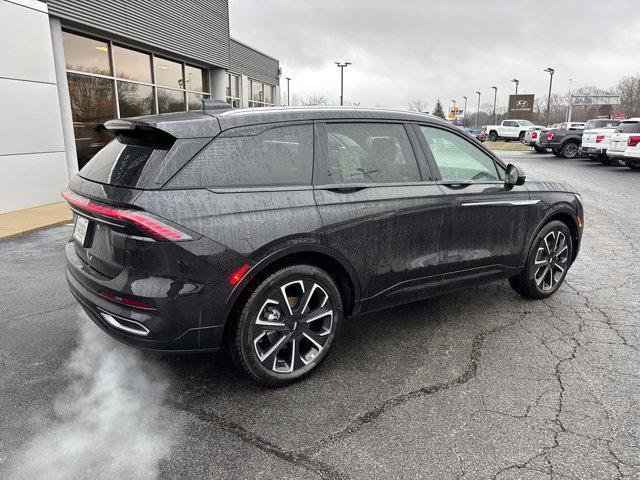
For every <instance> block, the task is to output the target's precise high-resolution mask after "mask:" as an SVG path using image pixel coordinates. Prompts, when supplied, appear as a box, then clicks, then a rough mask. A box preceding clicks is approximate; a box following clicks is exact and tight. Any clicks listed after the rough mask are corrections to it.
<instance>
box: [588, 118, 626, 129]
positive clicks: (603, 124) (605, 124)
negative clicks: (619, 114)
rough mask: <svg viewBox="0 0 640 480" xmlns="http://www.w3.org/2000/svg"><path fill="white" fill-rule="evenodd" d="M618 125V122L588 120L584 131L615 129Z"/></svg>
mask: <svg viewBox="0 0 640 480" xmlns="http://www.w3.org/2000/svg"><path fill="white" fill-rule="evenodd" d="M618 125H620V120H607V119H602V120H589V121H588V122H587V124H586V125H585V127H584V129H585V130H591V129H593V128H615V127H617V126H618Z"/></svg>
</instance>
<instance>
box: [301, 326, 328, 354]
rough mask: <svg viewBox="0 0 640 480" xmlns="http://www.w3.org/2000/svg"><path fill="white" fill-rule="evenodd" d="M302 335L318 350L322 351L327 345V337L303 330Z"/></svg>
mask: <svg viewBox="0 0 640 480" xmlns="http://www.w3.org/2000/svg"><path fill="white" fill-rule="evenodd" d="M302 335H303V336H304V337H306V338H307V340H309V341H310V342H311V343H313V344H314V345H315V346H316V347H318V349H320V350H322V349H323V348H324V345H325V344H326V343H327V335H321V334H319V333H316V332H314V331H312V330H305V331H304V333H303V334H302Z"/></svg>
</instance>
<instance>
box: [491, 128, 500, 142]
mask: <svg viewBox="0 0 640 480" xmlns="http://www.w3.org/2000/svg"><path fill="white" fill-rule="evenodd" d="M489 141H490V142H497V141H498V132H496V131H495V130H491V131H490V132H489Z"/></svg>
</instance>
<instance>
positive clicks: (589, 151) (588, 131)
mask: <svg viewBox="0 0 640 480" xmlns="http://www.w3.org/2000/svg"><path fill="white" fill-rule="evenodd" d="M618 125H620V120H617V119H610V118H595V119H593V120H589V121H588V122H587V123H586V125H585V127H584V131H583V134H582V144H581V146H580V155H583V156H588V157H591V158H595V159H597V160H600V161H601V162H602V163H604V164H610V163H611V162H612V160H611V159H610V158H609V157H607V148H608V147H609V141H610V139H611V135H612V134H613V132H614V131H615V129H616V128H617V127H618Z"/></svg>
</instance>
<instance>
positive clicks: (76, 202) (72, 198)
mask: <svg viewBox="0 0 640 480" xmlns="http://www.w3.org/2000/svg"><path fill="white" fill-rule="evenodd" d="M62 197H63V198H64V199H65V200H66V201H67V202H68V203H69V205H71V206H73V207H75V208H79V209H81V210H84V211H86V212H89V213H95V214H97V215H100V216H102V217H107V218H111V219H114V220H121V221H124V222H128V223H130V224H132V225H134V226H136V227H138V228H139V229H141V230H144V231H145V232H147V233H149V234H151V235H152V236H153V237H155V238H158V239H160V240H174V241H177V240H191V237H190V236H189V235H187V234H186V233H184V232H181V231H180V230H177V229H175V228H173V227H170V226H169V225H167V224H165V223H162V222H161V221H159V220H156V219H155V218H152V217H151V216H150V215H149V214H146V213H144V212H138V211H136V210H127V209H123V208H116V207H109V206H106V205H101V204H99V203H96V202H94V201H92V200H89V199H86V198H82V197H80V196H79V195H76V194H75V193H72V192H70V191H68V190H67V191H64V192H62Z"/></svg>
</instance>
